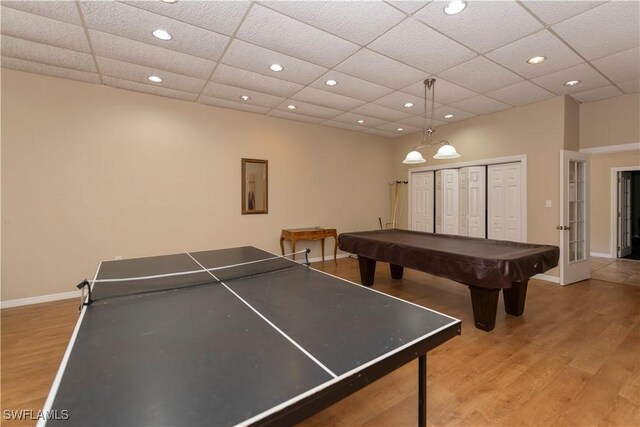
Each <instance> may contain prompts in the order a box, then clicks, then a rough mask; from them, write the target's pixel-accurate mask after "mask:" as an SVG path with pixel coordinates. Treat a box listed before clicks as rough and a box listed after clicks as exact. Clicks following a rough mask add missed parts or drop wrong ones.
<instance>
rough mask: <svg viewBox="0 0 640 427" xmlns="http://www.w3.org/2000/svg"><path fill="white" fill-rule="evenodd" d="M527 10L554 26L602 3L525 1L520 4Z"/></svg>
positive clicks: (581, 0) (582, 0)
mask: <svg viewBox="0 0 640 427" xmlns="http://www.w3.org/2000/svg"><path fill="white" fill-rule="evenodd" d="M522 3H523V4H524V6H525V7H527V9H529V10H530V11H531V12H533V13H534V14H535V15H536V16H537V17H538V18H540V19H541V20H542V21H544V22H545V23H546V24H547V25H552V24H556V23H558V22H560V21H564V20H565V19H567V18H571V17H572V16H576V15H579V14H581V13H582V12H586V11H587V10H589V9H593V8H594V7H596V6H599V5H601V4H602V3H604V1H584V0H580V1H540V0H535V1H531V0H526V1H523V2H522Z"/></svg>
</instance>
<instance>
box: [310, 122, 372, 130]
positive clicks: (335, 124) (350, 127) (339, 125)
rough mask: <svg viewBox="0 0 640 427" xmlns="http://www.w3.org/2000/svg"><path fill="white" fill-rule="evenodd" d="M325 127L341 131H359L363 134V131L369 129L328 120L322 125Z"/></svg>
mask: <svg viewBox="0 0 640 427" xmlns="http://www.w3.org/2000/svg"><path fill="white" fill-rule="evenodd" d="M320 124H321V125H323V126H330V127H332V128H340V129H347V130H353V131H358V132H362V131H363V130H365V129H367V128H365V127H362V126H353V125H350V124H347V123H342V122H336V121H334V120H326V121H324V122H322V123H320Z"/></svg>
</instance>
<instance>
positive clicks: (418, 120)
mask: <svg viewBox="0 0 640 427" xmlns="http://www.w3.org/2000/svg"><path fill="white" fill-rule="evenodd" d="M434 116H435V111H434ZM424 122H425V120H424V116H413V117H409V118H408V119H402V120H398V123H402V124H405V125H409V126H413V127H416V128H418V129H421V130H422V129H424V127H425V126H424V124H425V123H424ZM444 124H445V122H443V121H440V120H433V121H431V126H433V127H436V128H437V127H438V126H442V125H444Z"/></svg>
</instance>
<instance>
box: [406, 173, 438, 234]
mask: <svg viewBox="0 0 640 427" xmlns="http://www.w3.org/2000/svg"><path fill="white" fill-rule="evenodd" d="M411 187H412V188H411V205H412V206H411V209H412V212H411V229H412V230H416V231H427V232H429V233H433V224H434V221H433V203H434V199H433V192H434V174H433V171H427V172H417V173H413V174H411Z"/></svg>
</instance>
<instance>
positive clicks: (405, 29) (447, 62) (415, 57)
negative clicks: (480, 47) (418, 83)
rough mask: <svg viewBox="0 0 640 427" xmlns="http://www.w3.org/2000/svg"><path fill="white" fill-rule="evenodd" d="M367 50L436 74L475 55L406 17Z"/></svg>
mask: <svg viewBox="0 0 640 427" xmlns="http://www.w3.org/2000/svg"><path fill="white" fill-rule="evenodd" d="M368 47H369V49H371V50H374V51H376V52H379V53H382V54H383V55H387V56H389V57H391V58H393V59H397V60H398V61H400V62H403V63H405V64H407V65H410V66H412V67H415V68H418V69H420V70H423V71H425V72H427V73H439V72H440V71H442V70H445V69H447V68H449V67H452V66H454V65H458V64H460V63H461V62H464V61H466V60H468V59H471V58H473V57H474V56H476V54H475V53H474V52H473V51H471V50H469V49H467V48H466V47H464V46H462V45H461V44H459V43H456V42H454V41H453V40H451V39H449V38H447V37H445V36H443V35H442V34H440V33H438V32H437V31H434V30H432V29H431V28H429V27H427V26H426V25H424V24H423V23H421V22H418V21H417V20H415V19H412V18H407V19H406V20H405V21H404V22H402V23H401V24H400V25H398V26H396V27H394V28H393V29H392V30H391V31H389V32H388V33H386V34H385V35H383V36H382V37H380V38H379V39H377V40H376V41H374V42H373V43H371V44H370V45H369V46H368Z"/></svg>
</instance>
